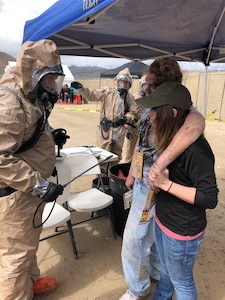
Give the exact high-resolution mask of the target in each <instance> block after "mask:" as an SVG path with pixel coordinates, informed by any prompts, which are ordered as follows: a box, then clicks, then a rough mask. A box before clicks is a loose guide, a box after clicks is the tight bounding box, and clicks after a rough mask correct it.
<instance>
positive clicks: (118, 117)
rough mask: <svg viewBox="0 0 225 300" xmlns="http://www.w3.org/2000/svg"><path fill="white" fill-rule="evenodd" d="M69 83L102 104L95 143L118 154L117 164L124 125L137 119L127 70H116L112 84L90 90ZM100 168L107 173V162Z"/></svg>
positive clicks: (90, 98)
mask: <svg viewBox="0 0 225 300" xmlns="http://www.w3.org/2000/svg"><path fill="white" fill-rule="evenodd" d="M71 86H73V87H74V88H75V89H77V90H78V92H79V94H80V95H81V96H82V97H84V98H86V99H87V100H89V101H99V102H100V103H101V107H100V123H99V125H98V127H97V139H96V145H97V146H98V147H100V148H103V149H105V150H107V151H110V152H112V153H115V154H117V155H118V161H116V162H114V163H113V164H118V163H119V161H120V160H121V158H122V147H123V142H124V138H125V134H126V127H125V124H132V122H133V121H134V120H135V119H137V105H136V103H135V99H134V96H133V95H132V94H131V93H130V92H129V89H130V88H131V86H132V77H131V74H130V71H129V69H128V68H125V69H124V70H122V71H120V72H119V73H118V75H117V76H116V77H115V78H114V85H113V86H112V87H103V88H100V89H96V90H95V89H93V90H91V89H89V88H87V87H85V86H83V85H82V84H81V83H80V82H77V81H75V82H72V83H71ZM101 169H102V171H103V173H106V175H107V173H108V170H107V167H106V164H103V165H102V166H101Z"/></svg>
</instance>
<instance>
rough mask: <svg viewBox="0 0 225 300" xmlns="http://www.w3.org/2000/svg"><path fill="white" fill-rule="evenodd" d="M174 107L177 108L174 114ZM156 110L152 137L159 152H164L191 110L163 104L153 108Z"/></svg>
mask: <svg viewBox="0 0 225 300" xmlns="http://www.w3.org/2000/svg"><path fill="white" fill-rule="evenodd" d="M173 108H175V109H176V110H177V114H176V116H174V112H173ZM153 109H154V111H155V112H156V115H155V118H154V125H153V126H152V127H151V138H152V139H153V143H154V146H155V147H156V149H157V151H158V153H159V154H160V153H162V152H163V151H164V150H165V149H166V147H167V146H168V145H169V143H170V142H171V140H172V139H173V137H174V136H175V134H176V132H177V131H178V130H179V128H180V127H181V126H182V125H183V123H184V121H185V118H186V116H187V115H188V113H189V110H186V109H182V108H178V107H173V106H171V105H163V106H160V107H157V108H153Z"/></svg>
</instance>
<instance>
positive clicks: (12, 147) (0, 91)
mask: <svg viewBox="0 0 225 300" xmlns="http://www.w3.org/2000/svg"><path fill="white" fill-rule="evenodd" d="M63 78H64V74H63V69H62V66H61V62H60V56H59V53H58V50H57V47H56V45H55V43H54V42H53V41H51V40H41V41H38V42H36V43H35V42H26V43H24V44H23V45H22V46H21V48H20V50H19V52H18V55H17V59H16V66H15V67H11V68H10V69H8V70H7V71H6V73H5V74H4V75H3V76H2V78H1V80H0V134H1V150H0V161H1V164H0V207H1V209H0V260H1V265H0V299H1V300H30V299H32V298H33V295H34V294H39V293H42V292H50V291H52V290H53V289H55V287H56V282H55V279H54V278H53V277H43V278H40V270H39V268H38V266H37V258H36V252H37V249H38V245H39V238H40V233H41V230H42V226H39V227H38V226H37V228H35V226H34V224H33V222H34V218H35V223H36V224H41V223H42V211H43V208H44V203H45V202H50V201H54V200H55V199H56V198H57V197H58V196H59V195H61V194H62V193H63V186H61V185H58V184H55V183H53V182H48V181H47V180H46V178H48V177H50V176H51V175H52V172H53V169H54V166H55V159H56V158H55V157H56V155H55V143H54V136H53V134H52V132H51V130H50V126H49V125H48V121H47V118H48V116H49V114H50V112H51V110H52V108H53V106H54V104H55V103H56V101H57V100H58V95H59V92H60V89H61V87H62V81H63Z"/></svg>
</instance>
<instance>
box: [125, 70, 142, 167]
mask: <svg viewBox="0 0 225 300" xmlns="http://www.w3.org/2000/svg"><path fill="white" fill-rule="evenodd" d="M145 83H146V75H143V76H142V77H141V80H140V83H139V92H138V93H136V94H134V95H133V96H134V98H135V100H136V99H139V98H142V97H144V95H143V92H144V91H143V85H144V84H145ZM141 112H142V107H140V106H138V107H137V115H138V118H137V119H138V122H137V123H136V128H134V127H130V126H129V127H130V128H128V129H127V130H129V131H130V133H131V136H132V137H131V139H130V140H129V139H128V138H125V139H124V144H123V150H122V161H121V162H122V163H131V161H132V158H133V154H134V149H135V146H136V143H137V139H138V124H139V121H140V118H141Z"/></svg>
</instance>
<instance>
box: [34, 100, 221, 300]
mask: <svg viewBox="0 0 225 300" xmlns="http://www.w3.org/2000/svg"><path fill="white" fill-rule="evenodd" d="M97 109H98V107H97V106H96V104H84V105H69V104H68V105H61V104H57V105H56V107H55V108H54V110H53V112H52V115H51V116H50V124H51V126H52V127H54V128H60V127H62V128H65V129H66V130H67V133H68V134H69V135H70V139H69V140H68V142H67V143H66V145H65V147H72V146H82V145H94V144H95V128H96V124H97V123H98V120H99V113H98V112H97V111H96V110H97ZM224 133H225V123H223V122H217V121H206V131H205V134H206V137H207V139H208V141H209V142H210V144H211V147H212V149H213V151H214V154H215V157H216V164H215V170H216V174H217V182H218V186H219V189H220V194H219V203H218V205H217V207H216V208H215V209H214V210H209V211H207V216H208V226H207V229H206V234H205V239H204V241H203V243H202V245H201V248H200V251H199V254H198V257H197V260H196V264H195V268H194V273H195V279H196V285H197V290H198V295H199V300H225V238H224V214H225V200H224V198H225V186H224V182H225V172H224V171H225V170H224V169H225V160H224V148H225V138H224ZM87 184H90V183H87ZM73 218H75V219H76V220H77V219H78V218H80V215H79V214H78V213H75V214H74V215H73ZM73 230H74V235H75V239H76V244H77V248H78V252H79V259H78V260H75V259H74V257H73V253H72V248H71V244H70V239H69V236H68V234H67V233H66V234H63V235H60V236H58V237H54V238H52V239H48V240H46V241H42V242H40V246H39V250H38V262H39V266H40V268H41V271H42V275H43V276H47V275H50V276H54V277H55V278H56V279H57V282H58V287H57V289H56V290H55V292H54V293H52V294H49V295H47V296H35V298H34V299H35V300H41V299H46V300H59V299H60V300H65V299H67V300H70V299H73V300H118V299H119V297H120V296H121V295H122V294H123V293H124V292H125V290H126V288H127V286H126V283H125V281H124V277H123V272H122V267H121V259H120V251H121V244H122V239H121V238H120V237H118V238H117V239H114V238H113V235H112V231H111V228H110V223H109V219H108V218H107V217H102V218H99V219H97V220H94V221H91V222H88V223H83V224H82V225H77V226H74V227H73ZM154 286H155V285H154V284H152V287H151V290H152V291H153V290H154ZM151 297H152V293H151V295H150V296H149V300H151V299H152V298H151Z"/></svg>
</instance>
